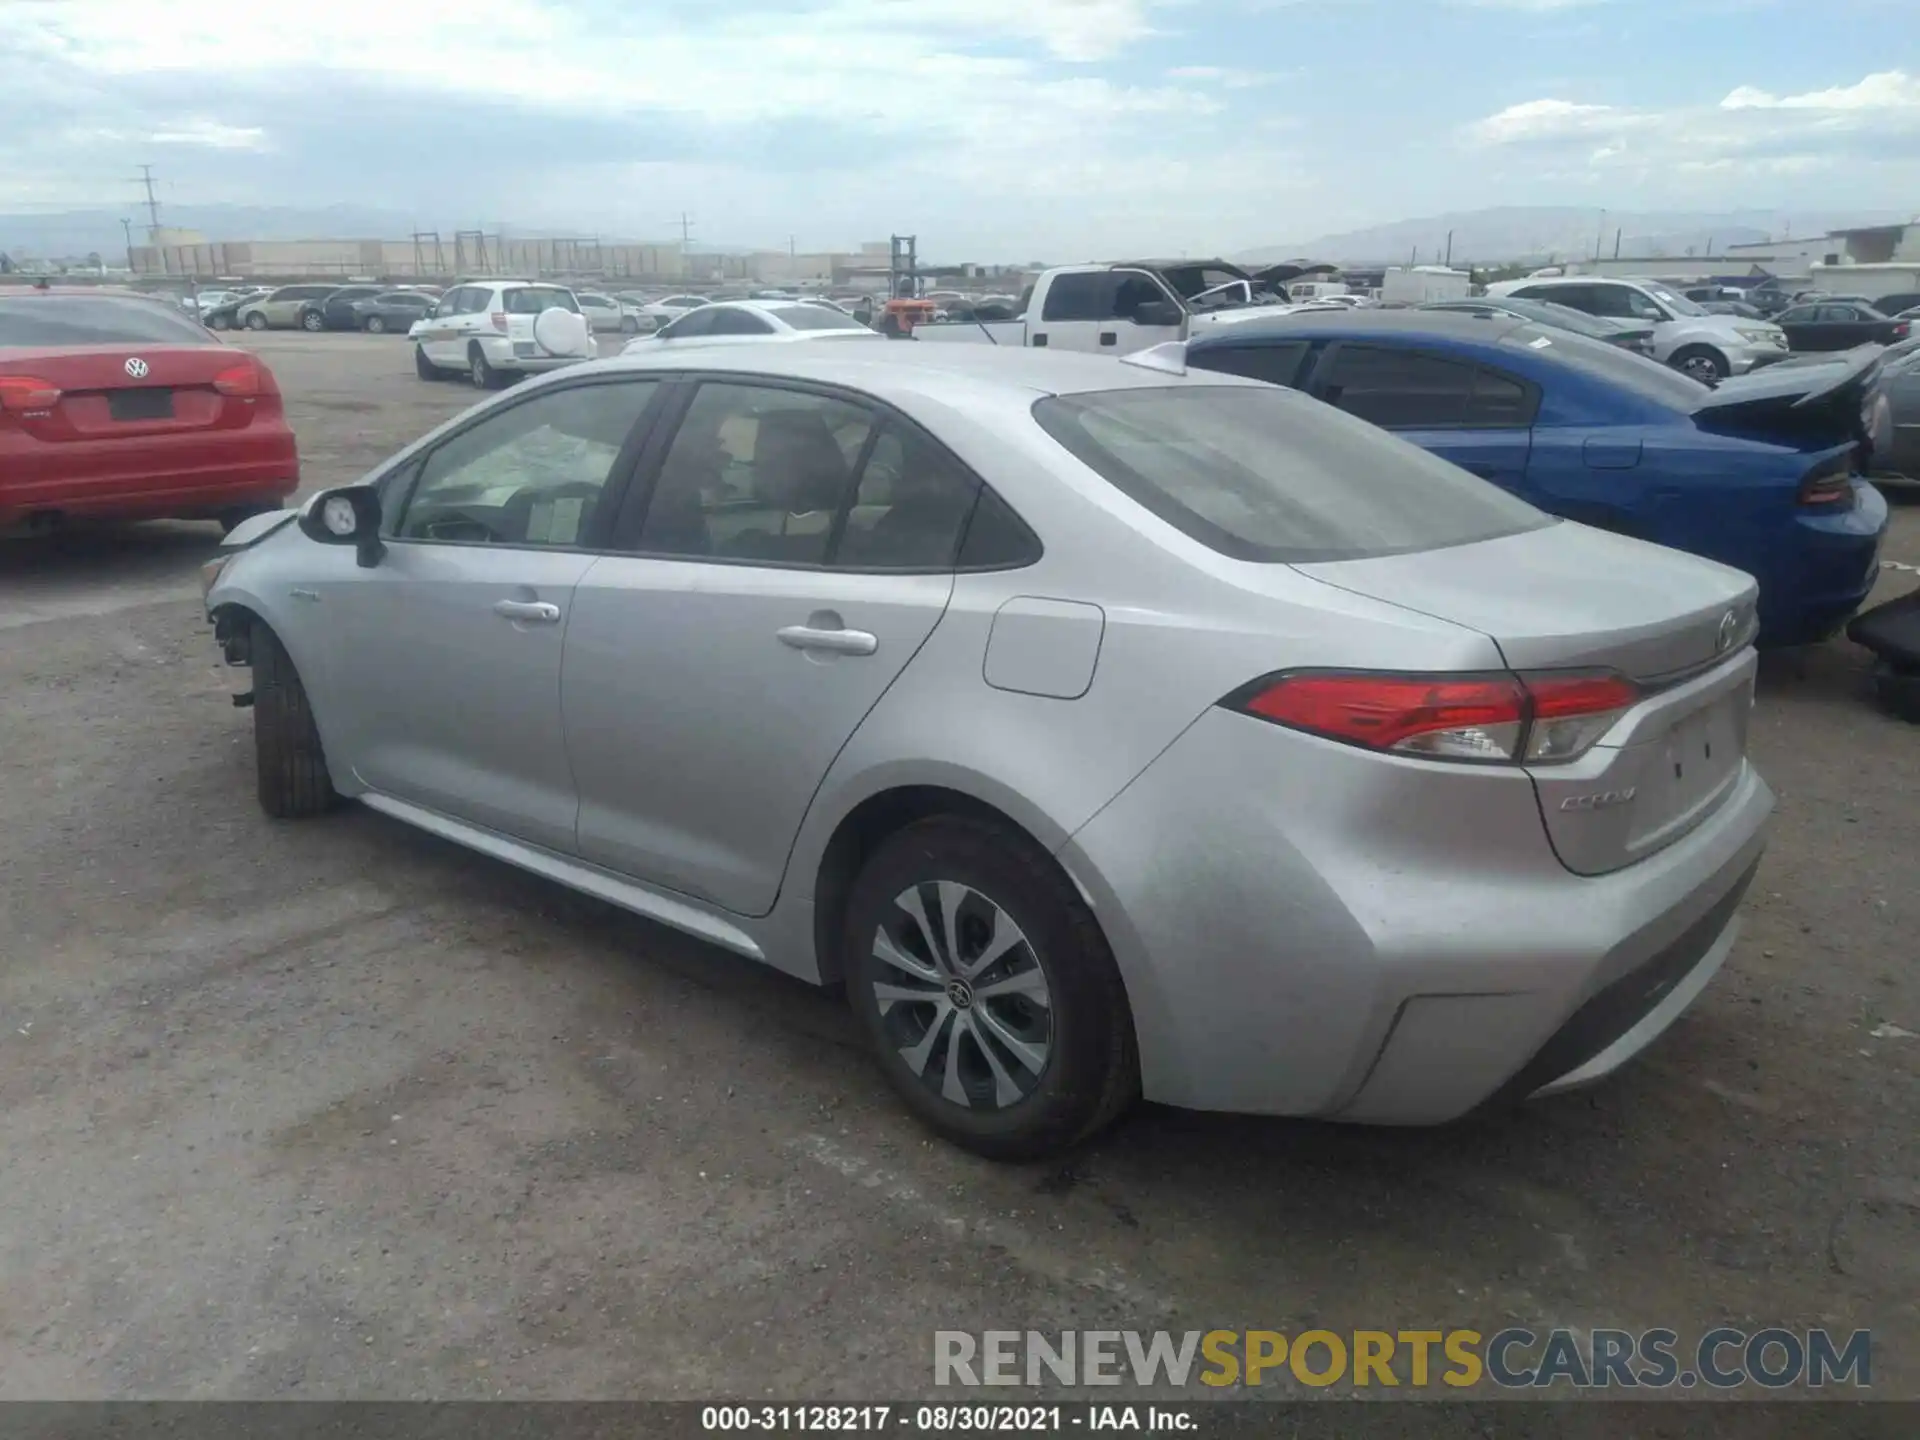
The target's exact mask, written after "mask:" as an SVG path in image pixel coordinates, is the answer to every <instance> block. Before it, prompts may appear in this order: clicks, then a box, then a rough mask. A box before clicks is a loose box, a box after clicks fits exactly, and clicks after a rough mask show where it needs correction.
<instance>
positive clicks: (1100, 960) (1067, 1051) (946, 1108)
mask: <svg viewBox="0 0 1920 1440" xmlns="http://www.w3.org/2000/svg"><path fill="white" fill-rule="evenodd" d="M842 944H843V946H844V947H845V949H844V954H845V961H846V965H845V970H846V976H847V988H848V998H849V1000H850V1001H851V1003H852V1005H853V1008H854V1010H855V1012H856V1014H857V1015H858V1016H859V1018H860V1021H861V1024H862V1026H863V1028H864V1029H865V1030H866V1032H867V1036H868V1039H869V1041H870V1042H871V1043H872V1045H873V1048H874V1052H875V1054H876V1056H877V1057H878V1059H879V1062H880V1066H881V1069H882V1070H883V1071H885V1073H886V1076H887V1080H888V1082H889V1083H890V1084H892V1086H893V1087H894V1089H895V1090H896V1091H897V1092H898V1093H899V1094H900V1097H901V1098H902V1099H903V1100H904V1101H905V1102H906V1104H907V1106H908V1108H909V1109H911V1110H912V1111H913V1112H914V1114H916V1115H917V1116H919V1117H920V1119H921V1120H923V1121H924V1122H925V1123H927V1124H928V1125H930V1126H931V1127H932V1128H933V1129H935V1130H937V1131H938V1132H940V1133H941V1134H942V1135H944V1136H946V1137H947V1138H948V1139H950V1140H952V1141H954V1142H955V1143H956V1144H959V1145H962V1146H965V1147H966V1148H967V1149H970V1150H974V1151H977V1152H979V1153H980V1154H983V1155H987V1156H991V1157H993V1158H995V1159H1003V1160H1017V1159H1031V1158H1036V1157H1040V1156H1045V1155H1050V1154H1055V1153H1058V1152H1059V1151H1061V1150H1064V1149H1066V1148H1068V1147H1070V1146H1072V1145H1075V1144H1077V1143H1079V1142H1080V1141H1082V1140H1084V1139H1086V1138H1087V1137H1089V1136H1091V1135H1092V1134H1094V1133H1095V1132H1096V1131H1098V1130H1100V1129H1101V1128H1102V1127H1104V1126H1105V1125H1107V1124H1108V1123H1109V1122H1111V1121H1112V1120H1113V1119H1114V1118H1115V1117H1116V1116H1118V1115H1119V1114H1120V1113H1121V1112H1122V1111H1123V1110H1125V1109H1126V1107H1127V1106H1128V1105H1129V1104H1131V1103H1132V1101H1133V1100H1134V1098H1135V1097H1136V1096H1137V1095H1138V1093H1139V1085H1140V1082H1139V1060H1138V1057H1137V1055H1136V1053H1135V1049H1134V1042H1133V1022H1132V1018H1131V1015H1130V1013H1129V1011H1128V1009H1127V1000H1126V992H1125V990H1124V988H1123V987H1122V985H1121V982H1120V973H1119V970H1118V968H1117V967H1116V966H1115V964H1114V961H1113V955H1112V953H1111V951H1109V949H1108V948H1107V943H1106V939H1105V937H1104V936H1103V935H1102V934H1101V932H1100V927H1099V925H1098V923H1097V922H1096V921H1095V920H1094V918H1093V914H1092V912H1091V911H1090V910H1089V909H1088V908H1087V905H1086V902H1085V901H1084V900H1082V899H1081V898H1080V895H1079V893H1078V891H1076V890H1075V888H1074V887H1073V885H1072V883H1071V882H1070V881H1069V880H1068V879H1067V877H1066V876H1065V875H1064V874H1063V873H1062V872H1061V871H1060V869H1059V867H1058V865H1056V864H1055V863H1054V861H1053V859H1052V857H1050V856H1049V855H1047V854H1046V852H1045V851H1043V850H1042V849H1040V847H1039V846H1037V845H1035V844H1034V843H1033V842H1032V841H1031V840H1030V839H1028V838H1027V837H1026V836H1025V835H1023V834H1021V833H1020V832H1019V831H1017V830H1015V829H1013V828H1012V827H1011V826H1009V825H1005V824H1001V823H999V822H996V821H991V820H984V819H975V818H972V817H966V816H936V817H933V818H931V819H927V820H922V821H918V822H916V823H915V824H913V825H910V826H908V827H906V828H905V829H903V830H901V831H899V832H897V833H896V834H894V835H892V836H890V837H889V838H888V839H886V840H885V841H883V842H882V843H881V844H880V846H879V848H878V849H877V850H876V851H875V852H874V853H873V855H872V856H871V857H870V858H869V859H868V860H867V862H866V864H865V865H864V866H863V867H862V868H861V870H860V873H859V876H858V877H857V878H856V879H855V881H854V884H853V889H852V892H851V894H850V895H849V897H848V901H847V913H846V925H845V928H844V931H843V940H842Z"/></svg>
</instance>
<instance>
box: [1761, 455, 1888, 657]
mask: <svg viewBox="0 0 1920 1440" xmlns="http://www.w3.org/2000/svg"><path fill="white" fill-rule="evenodd" d="M1886 535H1887V499H1886V496H1884V495H1882V494H1881V493H1880V492H1879V490H1878V489H1876V488H1875V487H1874V486H1872V485H1870V484H1868V483H1867V482H1866V481H1864V480H1856V481H1855V482H1854V503H1853V506H1852V507H1851V508H1850V509H1847V510H1841V511H1836V512H1834V513H1832V514H1821V513H1819V512H1815V511H1808V512H1806V513H1804V514H1801V515H1797V516H1796V517H1795V518H1794V522H1793V535H1792V551H1791V553H1789V554H1787V555H1785V556H1783V557H1781V559H1780V561H1779V562H1778V563H1777V564H1776V565H1774V566H1772V567H1770V568H1769V569H1768V570H1767V571H1766V572H1765V573H1763V574H1761V575H1760V576H1759V577H1758V578H1759V580H1760V643H1761V644H1762V645H1765V646H1769V647H1776V648H1777V647H1779V646H1784V645H1813V644H1818V643H1819V642H1820V641H1822V640H1825V639H1827V638H1829V637H1830V636H1832V635H1834V634H1836V633H1837V632H1838V631H1839V629H1840V627H1841V626H1842V625H1844V624H1846V623H1847V620H1848V619H1849V618H1850V617H1851V616H1852V615H1853V613H1854V612H1855V611H1856V610H1858V609H1859V608H1860V607H1861V605H1863V604H1864V603H1866V599H1867V596H1868V595H1869V594H1870V593H1872V591H1873V587H1874V585H1875V583H1876V582H1878V580H1879V578H1880V547H1881V544H1882V542H1884V541H1885V539H1886Z"/></svg>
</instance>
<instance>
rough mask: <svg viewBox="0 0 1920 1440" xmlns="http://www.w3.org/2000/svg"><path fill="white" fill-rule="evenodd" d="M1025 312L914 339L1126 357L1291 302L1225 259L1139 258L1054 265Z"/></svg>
mask: <svg viewBox="0 0 1920 1440" xmlns="http://www.w3.org/2000/svg"><path fill="white" fill-rule="evenodd" d="M1343 288H1344V287H1343ZM1025 308H1026V313H1025V315H1024V316H1022V317H1021V318H1020V319H1018V320H1001V321H984V320H967V321H947V322H944V323H935V324H920V325H916V326H914V327H913V337H914V339H916V340H922V341H927V342H931V343H934V344H955V343H958V344H972V345H1008V346H1016V347H1018V346H1031V347H1032V348H1034V349H1036V350H1039V349H1049V350H1081V351H1086V352H1088V353H1091V354H1109V355H1126V354H1130V353H1132V352H1133V351H1136V350H1143V349H1146V348H1147V347H1149V346H1152V345H1158V344H1160V343H1162V342H1163V341H1167V340H1181V339H1185V338H1186V337H1187V336H1188V335H1190V334H1197V333H1199V332H1200V331H1201V330H1203V329H1205V328H1207V327H1208V326H1211V325H1218V324H1225V323H1230V322H1234V321H1239V320H1244V319H1248V318H1251V317H1253V316H1257V315H1262V314H1278V313H1284V312H1285V311H1286V310H1288V309H1290V308H1292V301H1291V300H1290V299H1289V298H1288V296H1287V295H1286V293H1285V292H1284V290H1275V289H1273V288H1271V286H1270V285H1268V284H1267V283H1266V282H1264V281H1263V280H1262V279H1261V278H1260V277H1257V276H1253V275H1249V274H1248V273H1247V272H1246V271H1245V270H1242V269H1241V268H1240V267H1239V266H1238V265H1231V264H1228V263H1227V262H1226V261H1225V260H1138V261H1127V262H1124V263H1122V264H1117V265H1057V266H1055V267H1054V268H1053V269H1051V270H1048V271H1045V272H1043V273H1042V274H1041V276H1040V278H1039V279H1038V280H1036V281H1034V284H1033V294H1032V295H1031V296H1030V297H1029V298H1028V300H1027V303H1026V307H1025Z"/></svg>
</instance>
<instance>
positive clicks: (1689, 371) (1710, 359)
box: [1667, 345, 1733, 385]
mask: <svg viewBox="0 0 1920 1440" xmlns="http://www.w3.org/2000/svg"><path fill="white" fill-rule="evenodd" d="M1667 363H1668V364H1669V365H1671V366H1673V368H1674V369H1676V370H1678V371H1679V372H1680V373H1681V374H1683V375H1690V376H1692V377H1693V378H1694V379H1695V380H1698V381H1699V382H1700V383H1701V384H1703V385H1718V384H1719V383H1720V382H1721V381H1722V380H1724V379H1726V378H1727V376H1729V375H1731V374H1732V373H1733V367H1732V366H1731V365H1729V364H1727V357H1726V356H1724V355H1722V354H1721V353H1720V352H1719V351H1718V350H1715V349H1714V348H1713V347H1712V346H1711V345H1688V346H1686V347H1684V348H1683V349H1680V350H1676V351H1674V353H1673V358H1672V359H1671V360H1669V361H1668V362H1667Z"/></svg>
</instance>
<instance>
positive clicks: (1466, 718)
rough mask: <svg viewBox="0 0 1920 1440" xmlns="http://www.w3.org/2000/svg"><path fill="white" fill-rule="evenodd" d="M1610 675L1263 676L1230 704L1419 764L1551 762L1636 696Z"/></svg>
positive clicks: (1567, 755)
mask: <svg viewBox="0 0 1920 1440" xmlns="http://www.w3.org/2000/svg"><path fill="white" fill-rule="evenodd" d="M1639 698H1640V691H1639V688H1638V687H1637V686H1635V685H1634V683H1633V682H1632V681H1630V680H1628V679H1626V678H1624V677H1623V676H1620V675H1615V674H1613V673H1612V672H1610V671H1590V672H1588V671H1583V672H1546V673H1541V674H1535V675H1525V676H1521V675H1501V674H1495V675H1383V674H1377V673H1373V672H1369V671H1354V670H1306V671H1295V672H1293V673H1291V674H1284V675H1270V676H1268V677H1266V678H1265V679H1262V680H1257V681H1255V682H1254V683H1253V684H1252V685H1249V686H1247V687H1246V688H1244V689H1242V690H1240V691H1237V692H1236V693H1234V694H1233V695H1230V696H1228V697H1227V699H1226V700H1224V701H1223V702H1221V703H1223V704H1225V705H1226V706H1228V707H1229V708H1231V709H1235V710H1239V711H1241V712H1243V713H1245V714H1248V715H1254V716H1257V717H1259V718H1260V719H1262V720H1271V721H1272V722H1273V723H1274V724H1276V725H1285V726H1287V727H1288V728H1289V729H1293V730H1304V731H1307V732H1308V733H1310V734H1314V735H1321V736H1324V737H1325V738H1327V739H1329V740H1339V741H1342V742H1344V743H1345V744H1348V745H1360V746H1364V747H1365V748H1367V749H1369V750H1384V751H1391V752H1393V753H1396V754H1401V755H1409V756H1417V757H1419V758H1422V759H1427V760H1469V761H1479V762H1482V763H1493V764H1500V763H1507V764H1512V763H1526V764H1552V763H1555V762H1558V761H1564V760H1571V759H1573V758H1575V757H1576V756H1578V755H1582V754H1584V753H1586V751H1587V750H1589V749H1590V748H1592V746H1593V744H1594V742H1595V741H1597V740H1598V739H1599V738H1600V737H1601V736H1602V735H1604V734H1606V733H1607V731H1608V730H1609V729H1610V728H1612V726H1613V722H1614V721H1615V720H1617V719H1619V718H1620V716H1621V715H1622V714H1623V713H1624V712H1625V711H1627V710H1629V709H1631V708H1632V707H1633V705H1634V704H1635V703H1636V702H1637V701H1638V700H1639Z"/></svg>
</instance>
